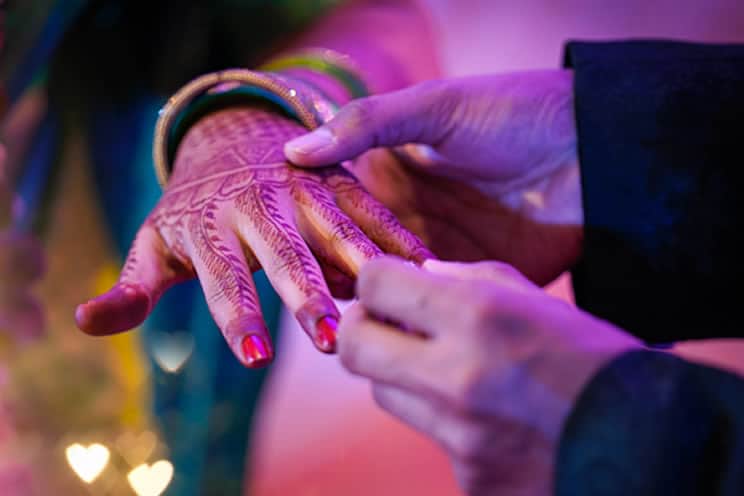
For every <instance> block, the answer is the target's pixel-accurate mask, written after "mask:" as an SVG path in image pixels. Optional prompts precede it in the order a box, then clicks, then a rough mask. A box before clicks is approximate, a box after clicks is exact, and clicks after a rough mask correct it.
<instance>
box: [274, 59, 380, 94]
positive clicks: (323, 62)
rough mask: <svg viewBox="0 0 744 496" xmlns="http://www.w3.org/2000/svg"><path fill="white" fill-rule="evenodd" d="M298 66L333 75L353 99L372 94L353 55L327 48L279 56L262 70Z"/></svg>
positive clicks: (277, 69) (279, 69)
mask: <svg viewBox="0 0 744 496" xmlns="http://www.w3.org/2000/svg"><path fill="white" fill-rule="evenodd" d="M298 67H300V68H305V69H309V70H312V71H315V72H320V73H322V74H325V75H328V76H331V77H332V78H334V79H336V80H337V81H338V82H339V83H341V84H342V85H343V86H344V87H345V88H346V90H347V91H348V92H349V95H350V96H351V98H352V99H355V98H362V97H365V96H369V94H370V91H369V88H368V87H367V84H366V83H365V82H364V80H363V79H362V78H361V77H360V76H359V75H358V73H359V70H358V69H357V68H356V66H355V65H354V63H353V62H352V60H351V57H349V56H348V55H343V54H341V53H338V52H335V51H333V50H329V49H325V48H311V49H307V50H303V51H300V52H293V53H291V54H288V55H284V56H280V57H277V58H275V59H273V60H270V61H269V62H267V63H266V64H264V65H262V66H261V70H266V71H273V72H277V71H282V70H286V69H292V68H298Z"/></svg>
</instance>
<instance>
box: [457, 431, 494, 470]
mask: <svg viewBox="0 0 744 496" xmlns="http://www.w3.org/2000/svg"><path fill="white" fill-rule="evenodd" d="M447 444H448V446H447V447H448V450H449V452H450V454H451V455H452V456H453V457H454V458H455V459H457V460H458V461H459V462H460V463H462V464H464V465H468V466H473V465H477V464H478V463H479V462H481V461H482V460H483V458H484V453H485V452H486V450H487V448H488V439H487V436H486V435H484V433H483V430H482V429H481V428H479V427H476V426H473V425H471V424H466V425H463V426H461V427H460V428H458V429H457V430H455V432H454V434H453V435H452V436H451V438H450V439H449V441H448V443H447Z"/></svg>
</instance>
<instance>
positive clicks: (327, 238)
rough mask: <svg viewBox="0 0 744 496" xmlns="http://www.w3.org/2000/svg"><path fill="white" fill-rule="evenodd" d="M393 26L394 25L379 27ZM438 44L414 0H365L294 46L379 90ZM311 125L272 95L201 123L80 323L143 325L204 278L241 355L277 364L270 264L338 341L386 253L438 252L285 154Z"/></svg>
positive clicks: (289, 297)
mask: <svg viewBox="0 0 744 496" xmlns="http://www.w3.org/2000/svg"><path fill="white" fill-rule="evenodd" d="M380 23H384V25H385V26H386V29H385V30H380V29H378V28H375V27H374V26H378V25H380ZM432 46H433V43H431V39H430V33H429V32H428V28H427V26H426V20H425V18H424V17H423V15H422V10H421V9H420V8H418V6H417V5H416V2H415V1H401V2H394V3H393V2H387V1H384V0H358V1H353V2H350V3H349V4H346V5H344V6H342V7H341V8H339V9H337V10H335V11H334V12H333V13H331V14H330V15H329V16H327V17H325V18H323V19H322V20H321V21H320V22H318V23H317V24H316V25H315V26H314V27H313V28H312V29H310V30H309V31H307V32H305V33H302V34H301V35H299V36H298V37H297V38H295V39H294V40H291V42H290V43H289V45H288V46H287V47H286V49H285V50H284V51H289V52H291V51H292V50H295V49H298V48H303V47H324V48H329V49H333V50H336V51H338V52H341V53H344V54H347V55H349V56H350V57H351V58H352V59H353V60H354V62H355V65H356V66H357V69H358V72H359V74H360V76H361V77H362V78H363V79H364V80H365V81H366V82H367V84H368V86H369V88H370V89H371V90H372V91H374V92H376V91H389V90H392V89H396V88H400V87H402V86H405V85H406V84H410V82H411V81H415V80H417V79H421V78H424V77H431V76H432V75H433V74H435V73H436V70H437V69H436V62H435V60H434V57H433V51H432V48H431V47H432ZM412 48H413V49H414V50H413V51H411V49H412ZM332 84H337V83H332ZM339 103H344V102H339ZM302 133H303V129H302V128H301V127H299V126H298V125H297V124H296V123H294V122H292V121H290V120H288V119H287V118H285V117H283V116H282V115H281V114H280V113H278V112H276V111H275V110H274V109H268V108H265V107H261V106H260V105H255V106H251V107H244V108H237V107H236V108H231V109H227V110H224V111H220V112H217V113H214V114H210V115H208V116H206V117H204V118H202V119H201V120H200V121H199V122H197V123H196V124H195V125H194V126H193V127H192V128H191V129H190V130H189V132H188V133H187V135H186V136H185V138H184V140H183V141H182V142H181V143H180V144H179V149H178V152H177V154H176V158H175V161H174V165H173V174H172V177H171V180H170V183H169V185H168V187H167V189H166V191H165V192H164V195H163V197H162V199H161V200H160V202H159V204H158V205H157V207H156V208H155V210H154V211H153V212H152V213H151V215H150V216H148V219H147V220H146V221H145V223H144V225H143V226H142V228H141V230H140V232H139V234H138V235H137V237H136V239H135V241H134V243H133V245H132V249H131V251H130V253H129V256H128V257H127V261H126V262H125V265H124V268H123V270H122V274H121V277H120V280H119V282H118V283H117V284H116V285H115V286H114V287H113V288H112V289H111V290H110V291H108V292H107V293H105V294H103V295H100V296H98V297H96V298H93V299H92V300H90V301H88V302H86V303H84V304H82V305H80V306H79V307H78V309H77V311H76V320H77V323H78V326H79V327H80V328H81V329H82V330H83V331H85V332H87V333H89V334H93V335H106V334H111V333H116V332H121V331H125V330H128V329H131V328H133V327H135V326H137V325H139V324H140V323H141V322H142V321H143V320H144V319H145V318H146V317H147V315H148V314H149V313H150V312H151V310H152V308H153V306H154V305H155V303H156V302H157V300H158V298H159V297H160V295H161V294H162V293H163V292H164V291H166V290H167V288H168V287H170V286H172V285H173V284H176V283H177V282H179V281H182V280H185V279H188V278H191V277H198V279H199V281H200V283H201V285H202V288H203V290H204V294H205V296H206V299H207V303H208V304H209V307H210V310H211V312H212V315H213V317H214V319H215V322H216V323H217V324H218V326H219V327H220V329H221V330H222V333H223V334H224V336H225V338H226V340H227V342H228V344H229V345H230V347H231V348H232V349H233V351H234V352H235V354H236V356H237V357H238V359H239V360H240V361H241V362H242V363H243V364H245V365H246V366H249V367H259V366H264V365H266V364H268V363H269V362H270V361H271V360H272V359H273V351H272V348H271V343H270V342H269V338H268V334H267V331H266V328H265V325H264V322H263V319H262V317H261V315H260V310H259V306H258V300H257V296H256V293H255V287H254V285H253V282H252V279H251V272H252V271H255V270H257V269H258V268H263V269H264V270H265V271H266V273H267V275H268V277H269V279H270V281H271V283H272V285H273V286H274V288H275V289H276V290H277V292H278V293H279V295H280V296H281V298H282V300H283V302H284V303H285V304H286V306H287V307H288V308H289V309H290V310H291V311H293V312H294V314H295V316H296V317H297V318H298V320H299V322H300V324H301V325H302V326H303V328H304V329H305V331H306V332H307V333H308V335H310V337H311V338H312V339H313V341H314V343H315V345H316V346H317V347H318V348H319V349H321V350H322V351H325V352H332V351H334V349H335V331H336V326H337V319H338V316H339V314H338V310H337V309H336V307H335V305H334V304H333V301H332V300H331V294H332V293H331V291H333V293H335V294H336V295H337V296H346V297H350V296H351V294H352V292H353V291H352V288H353V279H354V277H355V276H356V273H357V272H358V270H359V268H360V267H361V266H362V265H363V264H364V263H365V262H366V261H368V260H369V259H371V258H373V257H375V256H377V255H379V254H381V253H382V252H383V251H387V252H390V253H396V254H399V255H401V256H404V257H406V258H409V259H411V260H414V261H419V262H420V261H421V260H423V259H425V258H427V257H430V256H431V253H430V252H429V251H428V250H427V249H426V248H425V247H424V245H423V244H422V243H421V241H420V240H419V239H418V238H416V237H415V236H413V235H411V234H410V233H409V232H407V231H405V230H404V229H403V228H402V227H401V226H400V224H399V223H398V221H397V220H396V219H395V217H394V216H393V215H392V214H391V213H390V211H389V210H388V209H387V208H385V207H383V206H382V205H381V204H380V203H379V202H377V201H376V200H374V198H373V197H372V196H370V195H368V194H367V193H366V192H365V191H364V189H363V188H361V187H360V186H359V183H358V181H357V180H356V179H355V178H354V177H353V176H351V175H350V174H348V173H347V172H346V171H344V170H343V169H342V168H340V167H336V168H332V169H328V170H324V171H307V170H302V169H299V168H295V167H293V166H291V165H290V164H289V163H288V162H286V160H285V159H284V156H283V153H282V146H283V144H284V143H285V142H286V141H288V140H289V139H291V138H294V137H296V136H298V135H300V134H302ZM329 286H330V287H329Z"/></svg>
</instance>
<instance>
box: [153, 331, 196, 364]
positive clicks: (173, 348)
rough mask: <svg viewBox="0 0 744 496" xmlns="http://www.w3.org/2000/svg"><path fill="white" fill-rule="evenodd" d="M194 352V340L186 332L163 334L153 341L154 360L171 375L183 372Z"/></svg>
mask: <svg viewBox="0 0 744 496" xmlns="http://www.w3.org/2000/svg"><path fill="white" fill-rule="evenodd" d="M193 351H194V339H193V338H192V337H191V334H188V333H186V332H178V333H175V334H166V333H161V334H160V335H158V336H157V337H156V338H155V339H154V340H153V345H152V357H153V359H154V360H155V362H156V363H157V364H158V365H159V366H160V368H161V369H163V370H165V371H166V372H170V373H171V374H175V373H176V372H178V371H179V370H181V367H183V365H184V364H185V363H186V362H187V361H188V359H189V358H190V357H191V353H192V352H193Z"/></svg>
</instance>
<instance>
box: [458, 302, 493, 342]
mask: <svg viewBox="0 0 744 496" xmlns="http://www.w3.org/2000/svg"><path fill="white" fill-rule="evenodd" d="M468 307H469V308H468V309H467V312H466V313H465V327H466V329H469V330H470V331H471V332H474V333H476V334H479V333H481V332H483V331H484V330H485V328H486V327H488V326H489V324H490V323H491V321H492V320H493V316H494V306H493V302H492V301H491V299H490V298H489V297H487V296H485V295H483V294H478V295H473V296H472V300H471V302H470V303H469V304H468Z"/></svg>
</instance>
